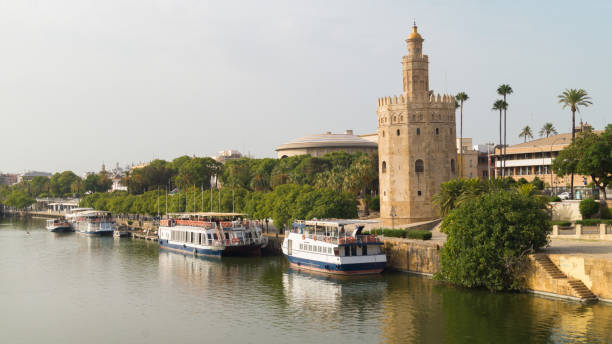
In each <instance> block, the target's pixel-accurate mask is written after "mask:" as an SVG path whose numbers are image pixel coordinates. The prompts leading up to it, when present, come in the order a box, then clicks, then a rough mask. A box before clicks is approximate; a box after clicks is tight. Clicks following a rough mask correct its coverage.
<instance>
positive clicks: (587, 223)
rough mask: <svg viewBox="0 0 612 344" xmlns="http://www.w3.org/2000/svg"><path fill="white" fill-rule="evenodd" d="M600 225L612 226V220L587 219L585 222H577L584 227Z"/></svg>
mask: <svg viewBox="0 0 612 344" xmlns="http://www.w3.org/2000/svg"><path fill="white" fill-rule="evenodd" d="M600 223H605V224H612V220H609V219H585V220H578V221H576V224H579V225H583V226H597V225H599V224H600Z"/></svg>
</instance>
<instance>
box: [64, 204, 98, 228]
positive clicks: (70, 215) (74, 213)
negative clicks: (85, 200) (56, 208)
mask: <svg viewBox="0 0 612 344" xmlns="http://www.w3.org/2000/svg"><path fill="white" fill-rule="evenodd" d="M89 210H94V209H93V208H74V209H72V210H70V211H69V212H68V213H67V214H66V216H65V218H66V220H67V221H68V223H69V224H70V225H71V226H72V229H73V230H74V222H75V220H76V217H77V214H78V213H81V212H84V211H89Z"/></svg>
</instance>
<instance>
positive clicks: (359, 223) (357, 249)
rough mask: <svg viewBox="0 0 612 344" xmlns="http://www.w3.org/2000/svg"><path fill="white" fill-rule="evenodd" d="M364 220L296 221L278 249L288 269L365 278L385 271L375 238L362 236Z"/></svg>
mask: <svg viewBox="0 0 612 344" xmlns="http://www.w3.org/2000/svg"><path fill="white" fill-rule="evenodd" d="M366 223H374V222H373V221H365V220H312V221H297V222H295V223H294V224H293V228H292V230H291V231H290V232H288V233H286V235H285V239H284V240H283V243H282V245H281V249H282V251H283V254H285V256H286V257H287V259H288V260H289V263H290V266H291V267H292V268H294V269H298V270H310V271H315V272H320V273H327V274H338V275H365V274H376V273H380V272H382V271H383V270H384V269H385V266H386V264H387V257H386V255H385V254H384V253H383V252H382V249H381V247H382V245H383V243H382V241H381V240H379V239H378V237H377V236H375V235H371V234H367V235H364V234H362V230H363V228H364V226H365V224H366Z"/></svg>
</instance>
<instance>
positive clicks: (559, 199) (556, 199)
mask: <svg viewBox="0 0 612 344" xmlns="http://www.w3.org/2000/svg"><path fill="white" fill-rule="evenodd" d="M550 201H551V202H561V197H559V196H554V197H552V198H551V199H550Z"/></svg>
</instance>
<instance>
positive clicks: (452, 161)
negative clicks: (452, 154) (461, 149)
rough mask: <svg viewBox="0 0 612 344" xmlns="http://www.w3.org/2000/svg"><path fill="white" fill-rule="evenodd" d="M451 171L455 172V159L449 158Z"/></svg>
mask: <svg viewBox="0 0 612 344" xmlns="http://www.w3.org/2000/svg"><path fill="white" fill-rule="evenodd" d="M451 173H455V159H451Z"/></svg>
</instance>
